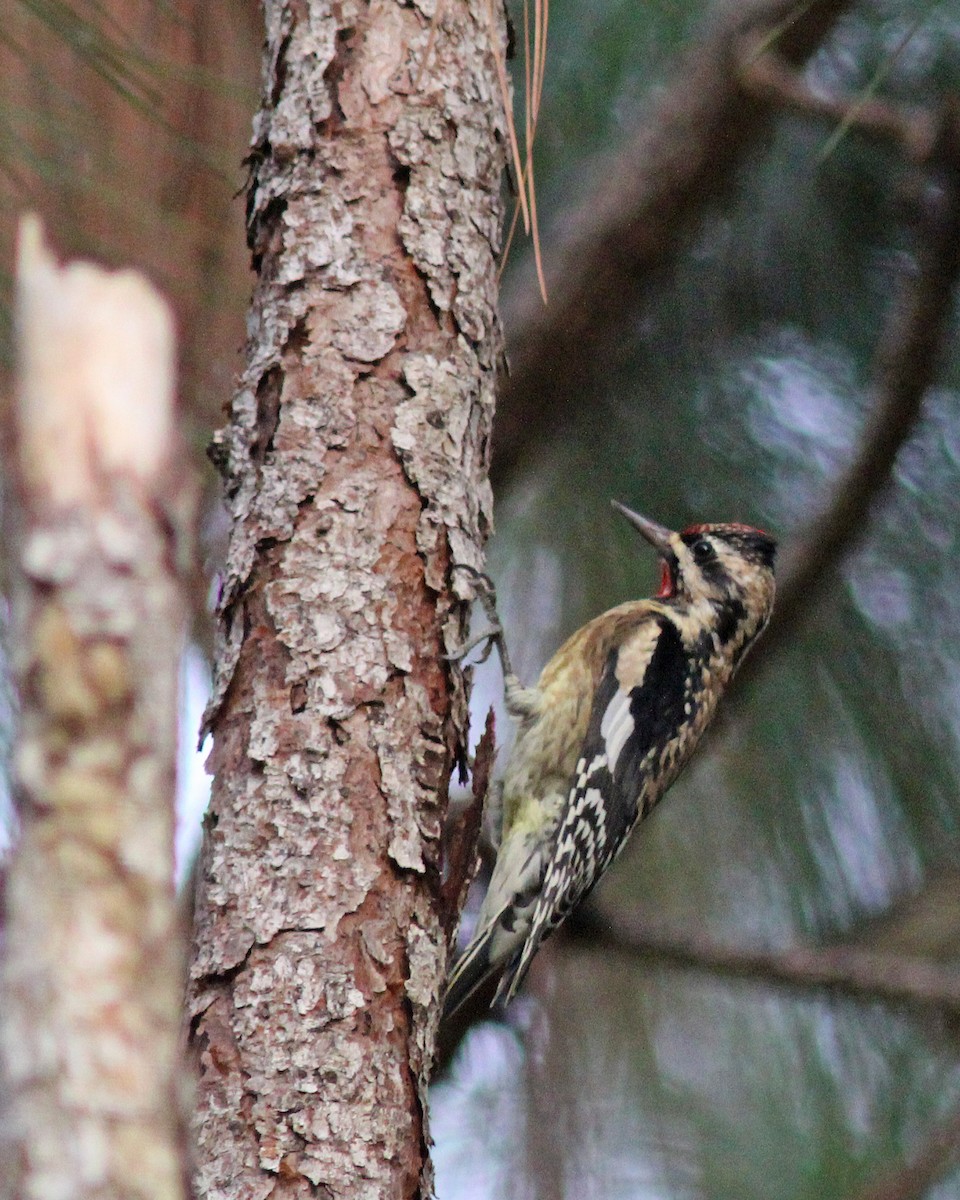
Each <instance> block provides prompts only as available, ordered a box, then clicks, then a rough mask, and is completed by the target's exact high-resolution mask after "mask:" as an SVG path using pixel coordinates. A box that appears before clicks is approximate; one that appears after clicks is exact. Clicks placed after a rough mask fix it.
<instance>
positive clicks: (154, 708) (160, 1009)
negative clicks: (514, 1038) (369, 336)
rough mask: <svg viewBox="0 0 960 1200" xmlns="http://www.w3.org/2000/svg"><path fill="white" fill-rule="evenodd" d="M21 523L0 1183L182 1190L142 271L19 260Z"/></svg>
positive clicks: (172, 565)
mask: <svg viewBox="0 0 960 1200" xmlns="http://www.w3.org/2000/svg"><path fill="white" fill-rule="evenodd" d="M17 320H18V352H19V388H18V396H17V402H16V406H15V413H14V417H13V422H12V428H11V429H10V430H9V431H8V432H9V435H10V439H11V442H12V444H13V448H14V455H13V459H12V465H13V471H12V473H11V474H12V480H11V487H10V489H9V495H8V501H9V506H10V511H8V513H7V519H8V522H9V524H8V533H12V535H13V537H14V539H15V544H16V547H17V552H18V553H17V560H18V563H19V573H18V576H17V579H16V585H15V592H14V614H13V629H12V633H13V636H12V639H11V642H12V646H13V650H14V655H15V660H14V667H15V670H16V676H17V679H18V681H19V687H20V697H21V716H20V730H19V735H18V741H17V749H16V787H17V799H18V812H19V818H20V836H19V843H18V846H17V848H16V851H15V854H14V857H13V861H12V863H11V864H10V868H9V873H8V877H7V880H6V889H5V900H6V910H7V920H6V929H5V947H4V949H5V953H4V960H3V974H2V985H3V998H2V1003H0V1046H2V1059H3V1075H4V1079H3V1087H2V1089H0V1092H2V1093H3V1094H4V1096H5V1098H6V1106H5V1109H4V1112H3V1117H2V1125H0V1129H2V1135H0V1141H2V1145H0V1164H3V1165H2V1166H0V1192H2V1194H3V1195H5V1196H7V1197H15V1198H17V1200H19V1198H21V1197H22V1198H23V1200H26V1198H27V1197H29V1198H30V1200H63V1198H66V1197H70V1198H71V1200H74V1198H75V1200H83V1198H84V1197H90V1198H91V1200H92V1198H93V1197H97V1200H109V1198H110V1197H116V1198H117V1200H120V1197H124V1198H126V1197H130V1196H138V1197H142V1198H143V1200H177V1198H178V1197H180V1196H181V1195H182V1194H183V1187H182V1180H183V1164H182V1158H183V1148H182V1145H181V1140H182V1139H181V1133H180V1125H181V1123H180V1119H179V1107H178V1103H177V1075H178V1071H177V1063H178V1053H177V1047H178V1039H179V1028H180V1000H181V994H182V949H181V946H180V938H179V929H178V922H177V913H176V906H175V903H174V894H173V827H174V761H175V751H176V741H177V680H178V660H179V655H180V651H181V648H182V641H183V636H184V623H185V613H186V610H187V602H186V596H185V591H184V587H183V585H182V580H181V578H180V574H181V570H182V567H183V565H184V557H185V555H184V550H185V547H186V546H187V544H188V541H189V538H188V532H189V528H190V521H189V516H190V513H189V498H190V493H189V488H183V487H181V486H180V485H179V483H178V480H177V475H176V467H177V463H178V459H179V455H178V450H177V446H176V439H175V436H174V423H173V395H174V376H173V369H174V364H173V357H174V339H173V323H172V318H171V315H170V313H169V310H168V309H167V306H166V304H165V303H164V302H163V300H161V299H160V297H159V296H158V295H157V293H156V292H155V291H154V290H153V289H152V288H151V287H150V285H149V284H148V283H147V282H146V281H145V280H144V279H143V278H142V277H140V276H138V275H135V274H133V273H131V272H119V273H113V274H111V273H108V272H106V271H103V270H101V269H99V268H97V267H94V266H91V265H89V264H85V263H75V264H72V265H69V266H67V267H64V268H61V267H59V266H58V265H57V264H56V263H55V261H54V260H53V258H52V257H51V255H50V252H49V251H48V250H47V249H46V248H45V246H44V245H43V242H42V238H41V233H40V229H39V225H38V223H37V222H36V221H35V220H32V219H31V220H26V221H24V224H23V229H22V235H21V241H20V252H19V276H18V305H17Z"/></svg>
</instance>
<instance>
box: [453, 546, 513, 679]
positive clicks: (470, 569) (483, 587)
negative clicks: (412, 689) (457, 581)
mask: <svg viewBox="0 0 960 1200" xmlns="http://www.w3.org/2000/svg"><path fill="white" fill-rule="evenodd" d="M450 571H451V573H453V572H454V571H465V572H466V573H467V574H468V575H470V576H471V578H472V579H473V581H474V583H475V584H476V585H477V588H476V593H477V594H476V599H477V600H479V602H480V604H481V606H482V607H483V611H484V614H485V615H486V618H487V620H488V621H489V622H490V625H491V628H490V629H487V630H484V632H483V633H481V634H478V635H477V636H476V637H474V638H471V639H470V640H469V641H468V642H466V643H465V644H464V645H463V646H461V647H460V648H459V650H455V651H453V652H452V653H451V654H444V655H443V657H444V658H445V659H446V660H447V661H448V662H460V661H461V660H462V659H463V658H465V657H466V656H467V655H468V654H469V653H470V651H471V650H475V649H476V647H477V646H479V645H481V644H482V643H484V642H485V643H486V645H485V646H484V649H483V653H482V654H481V656H480V658H478V659H477V664H476V665H477V666H479V665H480V664H481V663H485V662H486V661H487V659H488V658H489V657H490V651H491V650H492V649H493V647H494V646H496V648H497V654H498V655H499V656H500V665H501V666H502V667H503V673H504V675H505V676H506V675H510V674H512V670H511V667H510V656H509V655H508V654H507V645H506V642H505V640H504V636H503V625H502V624H501V623H500V617H499V614H498V613H497V589H496V587H495V586H494V583H493V580H492V579H491V578H490V576H489V575H487V574H486V573H485V572H483V571H480V570H478V569H477V568H476V567H474V566H471V565H470V563H454V564H453V566H452V567H451V568H450Z"/></svg>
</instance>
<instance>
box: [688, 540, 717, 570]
mask: <svg viewBox="0 0 960 1200" xmlns="http://www.w3.org/2000/svg"><path fill="white" fill-rule="evenodd" d="M690 553H691V554H692V555H693V561H694V562H695V563H696V564H697V565H698V566H701V567H702V566H703V564H704V563H707V562H709V561H710V559H711V558H716V556H717V552H716V550H714V548H713V543H712V542H711V541H710V540H709V539H708V538H697V540H696V541H695V542H694V543H693V545H692V546H691V547H690Z"/></svg>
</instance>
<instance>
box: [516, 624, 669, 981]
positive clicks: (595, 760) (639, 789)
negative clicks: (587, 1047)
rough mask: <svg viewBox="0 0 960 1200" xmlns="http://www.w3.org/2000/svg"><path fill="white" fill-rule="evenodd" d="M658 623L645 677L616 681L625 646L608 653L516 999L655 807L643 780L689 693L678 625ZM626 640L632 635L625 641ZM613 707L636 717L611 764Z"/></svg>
mask: <svg viewBox="0 0 960 1200" xmlns="http://www.w3.org/2000/svg"><path fill="white" fill-rule="evenodd" d="M656 623H657V625H658V627H659V628H658V631H657V636H656V640H655V642H654V643H653V652H652V654H651V655H650V657H649V659H648V660H647V662H646V668H645V670H644V671H643V672H642V677H641V678H638V679H636V680H625V681H624V685H622V684H621V683H620V681H619V680H618V679H617V667H618V662H619V656H620V647H617V648H615V649H614V650H612V651H611V652H610V654H609V656H608V658H607V661H606V664H605V666H604V670H603V673H602V675H601V678H600V685H599V687H598V688H597V693H596V696H595V698H594V703H593V708H592V710H591V714H590V724H589V726H588V728H587V733H586V737H585V738H584V741H583V747H582V750H581V755H580V760H579V763H578V767H577V775H576V778H575V779H574V780H573V783H572V785H571V788H570V798H569V801H568V804H567V809H566V812H565V814H564V816H563V819H562V820H561V822H560V824H559V826H558V828H557V834H556V842H555V844H554V850H553V854H552V856H551V858H550V861H549V862H548V864H547V868H546V872H545V874H544V879H543V887H542V889H541V892H540V896H539V899H538V900H537V904H536V907H535V908H534V912H533V919H532V924H531V928H530V934H529V937H528V938H527V940H526V942H525V943H524V946H523V950H522V952H521V954H520V955H519V956H518V958H517V962H516V965H515V966H513V968H512V969H510V970H508V971H507V972H506V973H505V974H504V977H503V979H502V980H501V983H500V990H499V992H498V997H502V998H504V999H506V1000H509V999H511V998H512V996H513V995H514V994H515V992H516V990H517V988H518V987H519V986H520V984H521V983H522V981H523V978H524V976H525V975H526V973H527V969H528V968H529V966H530V963H531V962H532V960H533V957H534V955H535V954H536V952H537V950H538V949H539V946H540V943H541V942H542V941H543V940H544V939H545V938H546V937H547V936H549V934H550V933H551V932H552V931H553V930H554V929H556V927H557V926H558V925H559V924H560V923H561V922H562V921H563V920H564V918H565V917H566V916H567V915H568V914H569V913H570V912H572V911H573V909H574V908H575V907H576V906H577V905H578V904H579V903H580V902H581V901H582V900H584V899H585V898H586V897H587V895H589V893H590V891H591V890H592V889H593V887H594V885H595V884H596V883H597V882H598V881H599V879H600V877H601V876H602V875H603V873H604V871H605V870H606V868H607V867H608V866H609V865H610V863H611V862H612V861H613V859H614V858H615V857H616V855H617V854H618V853H619V851H620V850H621V849H622V847H623V845H624V843H625V842H626V839H627V836H628V835H629V833H630V830H631V829H632V828H633V826H634V825H635V824H636V822H637V820H638V819H639V818H640V817H642V816H645V815H646V813H647V812H648V811H649V808H650V807H651V806H652V803H651V802H652V799H653V798H652V797H650V796H649V795H648V796H645V795H644V790H645V785H646V783H647V781H648V780H649V779H650V777H651V773H652V771H653V769H654V764H655V762H656V759H657V758H658V753H659V751H660V750H661V749H662V748H663V747H664V746H665V745H666V744H667V742H669V740H670V739H671V737H672V736H673V735H674V734H675V733H676V730H677V729H678V728H679V726H680V725H681V723H682V722H683V720H684V718H685V713H684V705H685V704H686V702H687V698H688V697H689V695H690V692H689V690H688V686H689V682H690V680H689V661H688V658H687V655H686V653H685V651H684V648H683V642H682V641H681V638H680V634H679V631H678V630H677V628H676V626H675V625H674V624H673V622H672V621H670V620H669V618H667V617H663V616H659V617H657V618H656ZM633 632H634V635H636V633H637V630H634V631H633ZM629 641H630V635H628V636H627V638H625V639H624V643H622V644H628V643H629ZM626 684H630V685H631V686H625V685H626ZM611 705H617V706H623V705H628V706H629V718H630V722H631V727H630V728H629V732H628V733H627V735H626V738H625V740H624V741H623V745H622V748H621V749H620V752H619V754H618V755H617V758H616V762H615V763H614V764H613V769H612V770H611V764H610V762H609V754H608V752H609V750H610V749H611V744H610V741H609V739H608V737H606V736H605V735H604V719H605V717H607V715H608V712H610V711H613V710H611ZM613 748H615V746H614V747H613Z"/></svg>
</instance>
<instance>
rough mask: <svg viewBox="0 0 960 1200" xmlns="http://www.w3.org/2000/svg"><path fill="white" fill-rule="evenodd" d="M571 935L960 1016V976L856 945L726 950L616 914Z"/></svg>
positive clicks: (584, 920) (688, 963)
mask: <svg viewBox="0 0 960 1200" xmlns="http://www.w3.org/2000/svg"><path fill="white" fill-rule="evenodd" d="M566 929H567V930H568V931H569V932H570V933H571V934H572V935H573V936H575V937H578V938H589V940H590V942H591V944H592V945H596V946H604V947H609V948H610V949H613V950H616V951H619V952H621V953H627V954H630V955H637V956H640V957H643V958H651V959H657V960H659V961H661V962H666V963H670V964H671V965H673V966H677V967H683V968H688V969H692V970H696V971H709V972H710V973H711V974H714V975H720V976H723V977H726V978H729V979H743V980H749V981H752V982H755V983H760V984H765V985H774V986H778V987H787V988H792V989H795V990H800V991H814V992H819V991H829V992H834V993H836V994H838V995H844V996H852V997H856V998H859V999H865V1000H880V1001H884V1002H886V1003H894V1004H904V1005H907V1006H909V1007H911V1008H915V1009H921V1010H926V1011H930V1010H933V1011H935V1012H938V1013H960V972H958V971H957V970H955V969H953V968H950V967H946V966H943V965H942V964H940V963H935V962H931V961H930V960H928V959H920V958H908V957H905V956H902V955H898V954H889V953H878V952H877V951H875V950H866V949H863V948H862V947H860V946H854V945H850V944H844V945H837V946H826V947H818V946H795V947H792V948H790V949H789V950H764V949H759V948H753V947H744V946H721V945H718V944H717V943H715V942H713V941H711V940H710V939H708V938H704V937H703V936H701V935H700V934H699V933H695V932H693V931H692V930H683V931H679V932H677V931H667V930H665V929H663V928H660V927H657V926H656V925H652V924H650V923H648V922H645V921H642V920H640V919H638V918H637V917H636V916H633V915H631V914H629V913H618V912H615V911H611V910H608V909H602V910H598V909H589V908H588V909H585V910H581V911H580V912H578V913H576V914H575V915H574V916H572V917H571V918H570V919H569V920H568V921H567V924H566Z"/></svg>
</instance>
